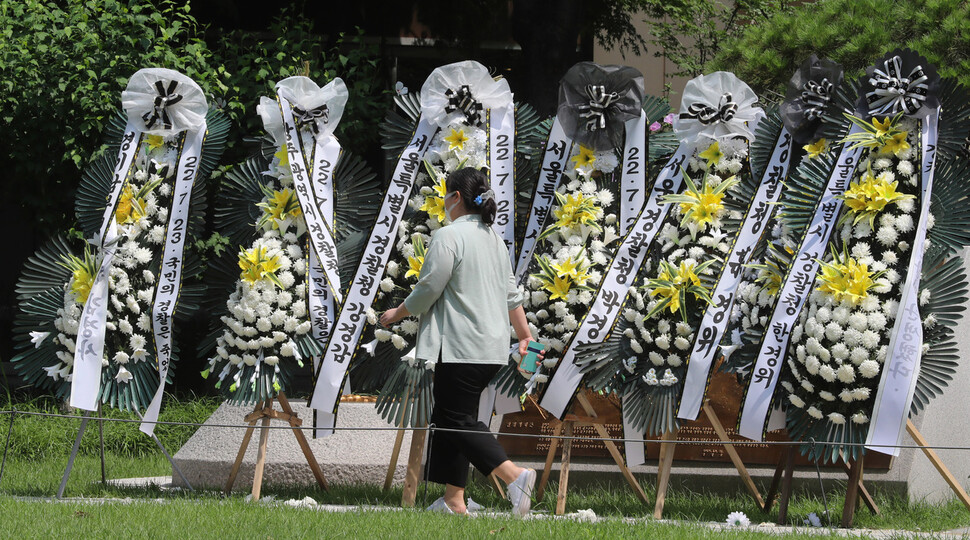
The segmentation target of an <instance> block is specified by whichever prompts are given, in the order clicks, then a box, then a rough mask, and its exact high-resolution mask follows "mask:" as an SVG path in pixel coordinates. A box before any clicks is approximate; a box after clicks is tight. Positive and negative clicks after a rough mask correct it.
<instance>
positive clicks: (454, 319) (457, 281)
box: [404, 214, 525, 365]
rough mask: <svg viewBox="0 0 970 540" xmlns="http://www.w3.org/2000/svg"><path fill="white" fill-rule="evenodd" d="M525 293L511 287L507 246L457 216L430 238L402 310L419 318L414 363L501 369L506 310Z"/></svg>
mask: <svg viewBox="0 0 970 540" xmlns="http://www.w3.org/2000/svg"><path fill="white" fill-rule="evenodd" d="M524 298H525V294H524V293H523V292H521V291H520V290H519V288H518V287H517V286H516V284H515V276H514V275H513V273H512V263H511V262H510V261H509V252H508V249H506V247H505V243H504V242H503V241H502V239H501V238H499V236H498V234H496V233H495V231H493V230H492V228H491V227H488V226H486V225H485V224H484V223H482V218H481V216H480V215H478V214H467V215H464V216H461V217H459V218H458V219H456V220H455V221H454V222H452V223H451V225H448V226H446V227H442V228H441V229H439V230H438V231H437V232H436V233H435V234H434V237H433V238H432V239H431V243H430V245H429V246H428V250H427V253H425V256H424V264H423V265H422V266H421V273H420V274H419V275H418V283H417V285H415V286H414V290H413V291H411V294H410V295H408V297H407V298H406V299H405V300H404V307H406V308H407V310H408V311H409V312H411V313H412V314H414V315H419V316H420V321H419V323H420V325H419V329H418V343H417V351H416V353H415V356H416V358H418V359H420V360H424V361H427V360H433V361H436V360H437V359H438V355H439V353H440V355H441V361H442V362H454V363H466V364H500V365H505V364H506V363H508V359H509V346H510V344H511V341H510V340H511V334H512V332H511V328H510V323H509V311H511V310H513V309H515V308H516V307H518V306H519V305H521V304H522V301H523V299H524Z"/></svg>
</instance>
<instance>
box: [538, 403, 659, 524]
mask: <svg viewBox="0 0 970 540" xmlns="http://www.w3.org/2000/svg"><path fill="white" fill-rule="evenodd" d="M576 404H577V405H578V406H575V405H574V406H573V412H572V413H571V414H567V415H566V416H565V417H564V418H563V420H562V421H561V422H557V423H556V425H555V427H554V428H553V435H552V438H551V440H550V442H549V453H547V454H546V463H545V466H544V467H543V469H542V479H541V480H540V481H539V489H538V490H537V491H536V500H537V501H538V500H542V495H543V494H544V493H545V490H546V484H547V483H548V482H549V474H550V473H551V472H552V462H553V460H555V458H556V450H557V449H558V446H559V437H565V438H566V439H565V440H564V441H563V443H562V461H561V465H560V468H559V493H558V495H557V496H556V515H557V516H561V515H563V514H565V513H566V493H567V491H568V489H569V464H570V461H571V458H572V455H571V454H572V446H573V439H572V436H573V428H575V427H579V426H591V427H592V428H593V429H595V430H596V433H597V434H598V435H599V436H600V438H602V439H604V440H603V441H602V442H603V444H604V445H605V446H606V449H607V450H608V451H609V452H610V456H612V457H613V460H614V461H616V465H617V466H618V467H619V468H620V472H621V473H623V477H624V478H626V481H627V482H628V483H629V484H630V487H631V488H632V489H633V492H634V493H635V494H636V496H637V498H639V499H640V500H641V501H643V502H644V503H649V502H650V499H648V498H647V494H646V493H644V491H643V487H641V486H640V483H639V482H637V479H636V478H634V476H633V473H632V472H631V471H630V468H629V467H627V466H626V462H625V461H624V460H623V455H622V454H621V453H620V450H619V448H617V447H616V443H614V442H613V441H612V440H609V439H610V434H609V432H608V431H607V430H606V426H605V425H604V423H603V421H602V419H600V418H598V417H597V416H596V411H595V410H594V409H593V405H592V404H591V403H590V402H589V398H587V397H586V393H585V392H584V391H580V392H578V393H577V394H576ZM580 409H582V411H583V412H585V415H580V414H577V413H579V412H580ZM540 410H541V409H540Z"/></svg>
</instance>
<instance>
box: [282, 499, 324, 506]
mask: <svg viewBox="0 0 970 540" xmlns="http://www.w3.org/2000/svg"><path fill="white" fill-rule="evenodd" d="M284 504H286V505H287V506H292V507H294V508H308V507H311V506H316V505H317V501H316V499H314V498H313V497H309V496H307V497H303V498H302V499H300V500H296V499H289V500H288V501H286V503H284Z"/></svg>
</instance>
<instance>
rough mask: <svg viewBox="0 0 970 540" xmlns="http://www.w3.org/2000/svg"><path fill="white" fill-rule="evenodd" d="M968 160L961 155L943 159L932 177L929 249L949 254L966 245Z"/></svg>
mask: <svg viewBox="0 0 970 540" xmlns="http://www.w3.org/2000/svg"><path fill="white" fill-rule="evenodd" d="M968 178H970V162H968V161H967V160H966V158H964V157H955V158H950V159H943V160H941V161H940V162H939V164H938V165H937V168H936V174H935V176H934V179H933V200H932V201H931V203H930V212H931V213H932V214H933V217H935V218H936V219H935V222H934V224H933V227H932V228H931V229H929V230H928V231H927V237H928V238H929V240H930V246H932V248H933V250H934V251H935V250H943V251H944V252H945V253H947V254H951V253H954V252H956V251H957V250H959V249H960V248H962V247H964V246H967V245H970V204H968V202H970V182H968V181H967V179H968Z"/></svg>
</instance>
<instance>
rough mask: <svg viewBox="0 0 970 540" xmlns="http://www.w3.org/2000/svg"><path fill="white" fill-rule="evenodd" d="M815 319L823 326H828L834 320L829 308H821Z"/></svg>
mask: <svg viewBox="0 0 970 540" xmlns="http://www.w3.org/2000/svg"><path fill="white" fill-rule="evenodd" d="M815 319H816V320H817V321H818V322H820V323H822V324H826V323H828V322H829V321H830V320H832V312H831V311H829V308H827V307H820V308H818V311H816V312H815Z"/></svg>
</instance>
